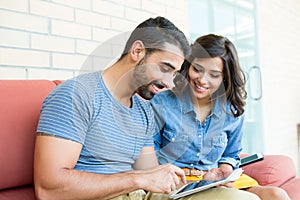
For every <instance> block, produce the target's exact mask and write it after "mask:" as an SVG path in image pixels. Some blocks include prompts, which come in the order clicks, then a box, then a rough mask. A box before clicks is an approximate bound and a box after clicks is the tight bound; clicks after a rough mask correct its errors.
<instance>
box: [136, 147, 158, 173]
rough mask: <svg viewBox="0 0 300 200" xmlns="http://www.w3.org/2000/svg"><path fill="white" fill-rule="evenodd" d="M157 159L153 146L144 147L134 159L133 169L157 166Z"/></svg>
mask: <svg viewBox="0 0 300 200" xmlns="http://www.w3.org/2000/svg"><path fill="white" fill-rule="evenodd" d="M158 165H159V164H158V161H157V157H156V153H155V150H154V147H150V146H149V147H144V148H143V149H142V152H141V154H140V157H139V158H138V159H137V160H136V161H135V163H134V165H133V168H134V169H137V170H138V169H149V168H153V167H156V166H158Z"/></svg>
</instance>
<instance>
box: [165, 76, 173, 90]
mask: <svg viewBox="0 0 300 200" xmlns="http://www.w3.org/2000/svg"><path fill="white" fill-rule="evenodd" d="M173 80H174V76H173V74H167V75H166V76H165V78H164V80H163V83H164V85H165V87H166V88H168V89H172V88H173V87H175V84H174V81H173Z"/></svg>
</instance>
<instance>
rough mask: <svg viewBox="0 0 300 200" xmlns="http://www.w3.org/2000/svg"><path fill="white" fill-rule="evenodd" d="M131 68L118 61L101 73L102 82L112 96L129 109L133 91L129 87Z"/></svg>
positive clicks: (131, 75)
mask: <svg viewBox="0 0 300 200" xmlns="http://www.w3.org/2000/svg"><path fill="white" fill-rule="evenodd" d="M132 72H133V66H130V65H129V64H128V63H125V62H124V61H118V62H116V63H115V64H113V65H112V66H110V67H109V68H107V69H105V70H104V71H103V72H102V78H103V81H104V83H105V85H106V87H107V89H108V90H109V92H110V93H111V94H112V96H113V97H114V98H115V99H116V100H118V101H119V102H120V103H121V104H123V105H124V106H127V107H131V97H132V96H133V94H134V93H135V90H134V89H132V87H131V85H130V84H131V82H132V78H133V74H132Z"/></svg>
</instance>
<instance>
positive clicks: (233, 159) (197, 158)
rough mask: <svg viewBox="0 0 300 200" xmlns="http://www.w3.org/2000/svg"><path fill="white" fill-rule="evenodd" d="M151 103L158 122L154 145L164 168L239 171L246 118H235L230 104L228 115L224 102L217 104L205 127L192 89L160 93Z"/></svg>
mask: <svg viewBox="0 0 300 200" xmlns="http://www.w3.org/2000/svg"><path fill="white" fill-rule="evenodd" d="M179 96H181V97H179ZM150 103H151V105H152V107H153V110H154V113H155V119H156V122H157V123H156V124H157V127H156V128H157V133H156V134H155V135H154V143H155V150H156V153H157V156H158V160H159V163H160V164H164V163H173V164H174V165H176V166H178V167H181V168H196V169H199V170H209V169H211V168H216V167H218V165H219V164H220V163H227V164H230V165H232V166H233V167H234V168H237V167H238V165H239V162H240V161H239V160H240V159H239V153H240V152H241V151H242V144H241V140H242V128H243V121H244V115H242V116H240V117H233V116H232V115H231V111H230V107H229V103H228V102H226V103H225V105H224V108H225V110H226V112H224V108H223V107H222V103H221V100H220V99H218V100H216V102H215V104H214V107H213V109H212V112H211V114H210V115H209V116H208V117H207V118H206V120H205V121H204V122H203V123H202V124H201V123H200V121H199V120H198V119H197V117H196V113H195V111H194V106H193V104H192V102H191V98H190V95H189V90H188V89H186V90H184V92H183V93H182V95H178V94H175V93H174V92H173V91H171V90H167V91H164V92H160V93H159V94H156V95H155V96H154V98H153V99H152V100H151V101H150ZM229 113H230V114H229ZM159 130H160V131H159Z"/></svg>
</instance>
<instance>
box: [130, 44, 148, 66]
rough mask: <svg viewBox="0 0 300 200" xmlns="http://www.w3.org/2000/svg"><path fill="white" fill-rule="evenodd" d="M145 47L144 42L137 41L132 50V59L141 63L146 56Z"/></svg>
mask: <svg viewBox="0 0 300 200" xmlns="http://www.w3.org/2000/svg"><path fill="white" fill-rule="evenodd" d="M145 51H146V50H145V46H144V44H143V42H142V41H140V40H136V41H135V42H134V43H133V44H132V46H131V49H130V57H131V58H132V59H133V60H134V61H135V62H137V61H139V60H140V59H142V58H143V57H144V56H145Z"/></svg>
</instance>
